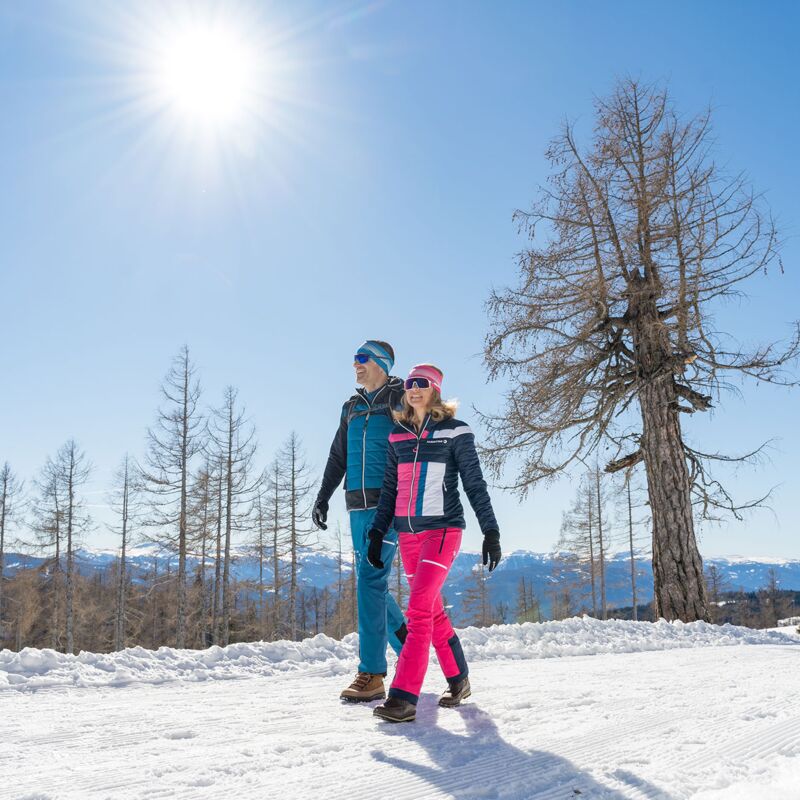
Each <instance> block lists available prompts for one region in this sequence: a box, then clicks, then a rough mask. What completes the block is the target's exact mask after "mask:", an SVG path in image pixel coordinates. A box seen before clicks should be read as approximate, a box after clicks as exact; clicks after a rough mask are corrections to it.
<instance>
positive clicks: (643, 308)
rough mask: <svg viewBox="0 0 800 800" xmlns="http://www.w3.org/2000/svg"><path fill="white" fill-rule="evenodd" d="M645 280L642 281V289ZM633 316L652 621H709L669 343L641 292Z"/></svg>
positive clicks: (651, 302)
mask: <svg viewBox="0 0 800 800" xmlns="http://www.w3.org/2000/svg"><path fill="white" fill-rule="evenodd" d="M642 284H644V279H640V291H641V285H642ZM644 294H645V296H644V297H640V298H638V299H637V302H635V304H634V309H633V310H634V312H635V313H633V314H631V319H632V333H633V341H634V346H635V347H636V351H637V352H636V355H637V361H638V363H639V364H640V365H641V370H640V375H639V406H640V408H641V413H642V439H641V451H642V456H643V459H644V463H645V469H646V471H647V493H648V496H649V498H650V509H651V511H652V515H653V593H654V606H655V616H656V619H658V618H660V617H663V618H664V619H667V620H674V619H680V620H682V621H684V622H693V621H694V620H708V618H709V617H708V603H707V600H706V589H705V583H704V581H703V562H702V559H701V558H700V553H699V551H698V549H697V541H696V539H695V535H694V520H693V518H692V501H691V491H690V479H689V471H688V468H687V466H686V457H685V454H684V449H683V438H682V435H681V426H680V420H679V418H678V410H677V406H678V404H677V394H676V390H675V381H674V378H673V374H672V366H671V357H672V354H671V350H670V345H669V337H668V333H667V331H666V329H665V328H664V325H663V323H662V322H661V320H660V318H659V315H658V309H657V307H656V303H655V299H654V296H653V295H652V294H650V293H649V292H647V290H645V292H644Z"/></svg>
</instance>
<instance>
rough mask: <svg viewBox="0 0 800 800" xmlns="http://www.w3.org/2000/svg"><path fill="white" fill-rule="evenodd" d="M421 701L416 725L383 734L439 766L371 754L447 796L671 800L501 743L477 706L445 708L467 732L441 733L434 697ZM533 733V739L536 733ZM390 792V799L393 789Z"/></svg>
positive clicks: (627, 780)
mask: <svg viewBox="0 0 800 800" xmlns="http://www.w3.org/2000/svg"><path fill="white" fill-rule="evenodd" d="M423 697H425V698H426V699H425V700H423V702H422V703H420V705H419V706H418V708H417V721H416V722H415V723H411V724H408V723H400V724H392V723H387V722H381V723H380V727H379V731H380V732H381V733H382V734H384V735H385V736H387V737H388V738H393V737H397V736H400V737H403V738H404V739H410V740H413V741H414V742H416V743H417V744H419V745H420V746H422V747H424V748H425V749H426V750H427V753H428V756H429V757H430V759H431V761H433V763H434V764H435V766H427V765H425V764H416V763H414V762H412V761H407V760H406V759H403V758H396V757H395V756H393V755H391V754H390V753H388V752H386V751H384V750H373V751H372V756H373V758H375V760H376V761H380V762H381V763H384V764H390V765H391V766H394V767H397V768H399V769H404V770H406V771H407V772H410V773H411V774H413V775H416V776H417V777H419V778H422V779H424V780H425V781H427V782H428V783H429V784H430V786H431V787H432V788H435V789H436V790H438V791H439V792H441V793H442V794H444V795H451V796H453V797H458V798H459V800H461V798H465V799H466V798H518V799H519V800H533V799H534V798H542V800H544V798H552V799H553V800H556V799H558V800H562V799H563V800H573V798H580V799H581V800H596V798H603V800H624V799H625V798H630V797H631V796H632V795H635V796H636V797H642V796H644V797H647V798H649V799H650V800H663V799H664V798H668V797H669V795H668V794H667V793H666V792H664V791H663V790H662V789H659V788H657V787H655V786H653V785H651V784H649V783H647V782H646V781H643V780H642V779H641V778H639V777H638V776H635V775H632V774H630V773H625V772H624V771H622V770H617V771H615V772H614V777H615V778H616V780H617V782H618V783H623V784H628V785H629V786H630V788H631V793H630V794H629V793H627V792H623V791H620V790H619V789H614V788H610V787H608V786H604V785H603V784H601V783H598V782H597V781H596V780H595V779H594V778H592V777H591V776H590V775H588V774H587V773H585V772H583V771H582V770H580V769H579V768H578V767H577V766H575V764H573V763H572V762H571V761H569V760H567V759H566V758H562V757H561V756H557V755H555V754H553V753H548V752H547V751H545V750H521V749H519V748H518V747H514V746H513V745H510V744H509V743H508V742H506V741H505V740H504V739H502V737H501V736H500V734H499V732H498V730H497V725H496V724H495V723H494V720H493V719H492V718H491V716H490V715H489V714H488V713H487V712H486V711H484V710H483V709H482V708H480V707H479V706H477V705H475V704H474V703H469V704H466V705H463V706H459V707H458V708H455V709H446V710H445V709H441V712H442V713H444V714H459V715H460V716H461V718H462V719H463V720H464V724H465V726H466V731H465V732H464V733H451V732H450V731H447V730H443V729H442V728H439V727H437V725H436V721H437V718H438V714H439V712H440V708H439V706H438V705H437V704H436V700H437V698H436V696H435V695H423ZM420 699H421V700H422V698H420ZM431 699H432V701H433V702H431ZM533 733H534V735H535V730H534V732H533ZM386 788H387V794H389V795H390V794H391V790H390V789H389V787H386Z"/></svg>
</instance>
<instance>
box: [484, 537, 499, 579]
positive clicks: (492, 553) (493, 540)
mask: <svg viewBox="0 0 800 800" xmlns="http://www.w3.org/2000/svg"><path fill="white" fill-rule="evenodd" d="M502 557H503V554H502V552H501V551H500V531H486V533H484V534H483V566H484V567H485V566H486V565H487V564H488V565H489V572H491V571H492V570H493V569H494V568H495V567H496V566H497V565H498V564H499V563H500V559H501V558H502Z"/></svg>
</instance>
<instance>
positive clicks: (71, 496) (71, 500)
mask: <svg viewBox="0 0 800 800" xmlns="http://www.w3.org/2000/svg"><path fill="white" fill-rule="evenodd" d="M74 456H75V451H74V450H73V451H72V452H71V454H70V461H69V472H68V473H67V618H66V623H67V647H66V652H67V653H70V654H73V653H74V652H75V641H74V624H75V620H74V613H75V612H74V595H75V581H74V576H73V569H74V565H73V558H72V524H73V515H74V512H75V489H74V485H73V477H74V474H75V471H74V470H75V457H74Z"/></svg>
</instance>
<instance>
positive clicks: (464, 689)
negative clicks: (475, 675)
mask: <svg viewBox="0 0 800 800" xmlns="http://www.w3.org/2000/svg"><path fill="white" fill-rule="evenodd" d="M471 694H472V690H471V689H470V686H469V678H464V679H463V680H460V681H455V682H454V683H450V682H449V681H448V683H447V688H446V689H445V690H444V694H443V695H442V696H441V697H440V698H439V705H440V706H443V707H444V708H454V707H455V706H457V705H460V703H461V701H462V700H466V699H467V698H468V697H469V696H470V695H471Z"/></svg>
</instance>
